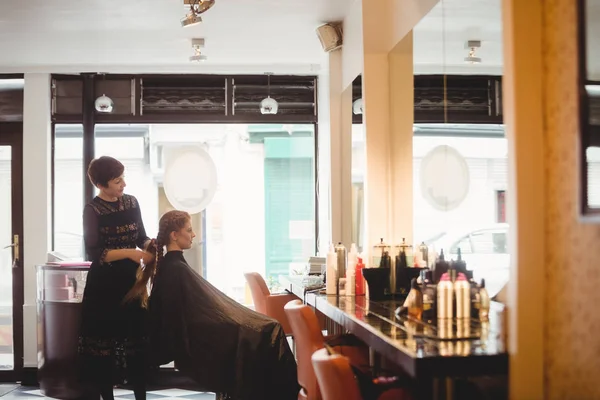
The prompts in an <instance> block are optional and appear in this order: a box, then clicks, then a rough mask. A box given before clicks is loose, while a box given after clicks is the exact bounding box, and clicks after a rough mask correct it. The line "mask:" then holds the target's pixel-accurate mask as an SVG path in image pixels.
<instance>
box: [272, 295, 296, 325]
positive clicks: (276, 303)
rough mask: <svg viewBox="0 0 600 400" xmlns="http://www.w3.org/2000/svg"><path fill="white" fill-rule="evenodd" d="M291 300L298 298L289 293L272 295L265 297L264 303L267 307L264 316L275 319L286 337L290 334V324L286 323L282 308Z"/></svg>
mask: <svg viewBox="0 0 600 400" xmlns="http://www.w3.org/2000/svg"><path fill="white" fill-rule="evenodd" d="M292 300H298V297H297V296H296V295H294V294H291V293H289V294H288V293H286V294H272V295H270V296H267V298H266V302H265V303H266V306H267V312H266V314H267V315H268V316H269V317H271V318H275V319H276V320H277V321H279V323H280V324H281V326H282V327H283V331H284V332H285V333H286V335H291V334H292V328H291V326H290V323H289V322H288V319H287V316H286V315H285V312H284V310H283V307H284V306H285V305H286V304H287V303H289V302H290V301H292Z"/></svg>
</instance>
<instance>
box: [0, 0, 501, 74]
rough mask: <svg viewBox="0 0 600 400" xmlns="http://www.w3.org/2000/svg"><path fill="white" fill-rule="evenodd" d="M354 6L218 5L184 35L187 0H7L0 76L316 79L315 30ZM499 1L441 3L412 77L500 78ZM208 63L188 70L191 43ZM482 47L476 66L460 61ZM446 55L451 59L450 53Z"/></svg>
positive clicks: (334, 0) (314, 1) (339, 0)
mask: <svg viewBox="0 0 600 400" xmlns="http://www.w3.org/2000/svg"><path fill="white" fill-rule="evenodd" d="M353 1H357V0H301V1H300V0H217V4H216V5H215V6H214V7H213V8H212V9H210V10H209V11H208V12H206V13H205V14H204V18H203V19H204V22H203V23H202V24H200V25H199V26H194V27H188V28H185V29H184V28H181V27H180V24H179V20H180V19H181V17H183V16H184V14H185V9H184V7H183V4H182V0H126V1H124V0H85V1H73V0H53V1H48V0H2V1H0V54H3V55H9V56H8V57H6V56H3V57H1V58H0V72H35V71H43V72H80V71H90V72H130V73H136V72H137V73H143V72H198V73H203V72H222V73H263V72H276V73H297V74H303V73H307V74H310V73H316V72H318V71H319V70H320V68H321V67H320V65H321V63H322V61H323V60H324V53H323V50H322V49H321V46H320V44H319V41H318V39H317V36H316V34H315V32H314V30H315V28H316V27H317V26H319V25H320V24H322V23H323V22H325V21H335V20H342V19H343V18H344V16H345V15H346V12H347V10H348V9H349V7H350V4H351V3H352V2H353ZM500 4H501V0H440V3H439V4H438V5H437V6H436V7H435V8H434V9H433V10H432V11H431V12H430V13H429V15H427V16H426V17H425V18H424V19H423V20H422V21H421V22H420V23H419V25H418V26H417V27H416V28H415V32H414V41H415V42H414V50H415V56H414V60H415V72H416V73H441V72H447V73H462V74H477V73H479V74H501V73H502V31H501V10H500ZM193 37H202V38H205V39H206V48H205V49H204V50H203V53H204V54H206V55H207V56H208V61H206V62H205V63H201V64H196V63H190V62H189V61H188V57H189V56H190V55H191V54H192V49H191V44H190V39H191V38H193ZM469 39H474V40H481V41H482V47H481V49H479V50H477V53H476V55H477V56H478V57H481V58H482V59H483V62H482V63H481V64H478V65H471V64H467V63H465V62H464V60H463V59H464V57H466V56H467V55H468V50H467V49H465V48H464V44H465V42H466V41H467V40H469ZM444 49H445V51H444Z"/></svg>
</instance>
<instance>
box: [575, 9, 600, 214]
mask: <svg viewBox="0 0 600 400" xmlns="http://www.w3.org/2000/svg"><path fill="white" fill-rule="evenodd" d="M579 6H580V15H581V20H580V28H579V29H580V81H581V85H582V86H581V90H580V113H581V118H580V125H581V126H580V140H581V156H580V157H581V161H580V162H581V170H580V171H581V177H582V179H581V189H582V190H581V211H582V214H583V215H584V216H586V215H587V216H592V215H595V216H600V41H599V40H598V37H600V24H598V21H599V20H600V0H580V3H579Z"/></svg>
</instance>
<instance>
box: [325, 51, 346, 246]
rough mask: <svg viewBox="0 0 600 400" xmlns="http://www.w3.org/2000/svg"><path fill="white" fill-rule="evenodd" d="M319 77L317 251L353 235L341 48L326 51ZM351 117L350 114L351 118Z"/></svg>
mask: <svg viewBox="0 0 600 400" xmlns="http://www.w3.org/2000/svg"><path fill="white" fill-rule="evenodd" d="M325 57H326V60H325V63H326V65H328V68H327V70H326V72H325V73H324V74H321V75H320V76H319V88H318V89H319V90H318V96H319V149H318V151H319V250H320V252H321V253H322V254H325V253H326V252H327V249H328V247H329V243H332V242H334V243H337V242H339V241H341V242H343V243H344V244H345V245H346V246H350V241H351V235H352V225H351V223H352V198H351V191H352V171H351V162H352V125H350V126H348V125H347V124H346V123H343V122H342V116H343V115H347V114H346V113H344V112H343V110H344V109H345V108H348V110H350V108H351V104H348V103H349V102H351V101H352V98H351V93H350V98H348V95H347V94H346V95H345V96H344V90H343V87H342V51H341V50H335V51H332V52H330V53H328V54H327V55H326V56H325ZM350 118H351V117H350Z"/></svg>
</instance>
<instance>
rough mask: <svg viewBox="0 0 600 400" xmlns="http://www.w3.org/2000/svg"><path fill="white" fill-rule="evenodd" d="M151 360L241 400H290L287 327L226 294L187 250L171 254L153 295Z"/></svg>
mask: <svg viewBox="0 0 600 400" xmlns="http://www.w3.org/2000/svg"><path fill="white" fill-rule="evenodd" d="M149 308H150V321H151V322H150V327H151V328H150V332H151V334H150V338H151V349H150V350H151V351H150V354H151V357H152V359H153V363H154V364H155V365H163V364H168V363H169V362H171V361H175V364H176V366H177V369H179V370H180V371H181V372H182V373H184V374H185V375H187V376H189V377H190V378H192V379H194V380H195V381H196V382H197V383H198V384H199V385H200V386H201V387H202V388H203V389H204V390H206V391H209V392H217V393H223V394H227V395H228V396H230V397H231V398H232V399H235V400H270V399H273V400H275V399H277V400H288V399H289V400H292V399H297V396H298V390H299V386H298V381H297V371H296V362H295V360H294V355H293V354H292V352H291V351H290V348H289V345H288V343H287V340H286V338H285V334H284V332H283V329H282V327H281V325H280V324H279V323H278V322H277V321H275V320H274V319H272V318H269V317H267V316H265V315H262V314H259V313H257V312H255V311H252V310H250V309H248V308H247V307H244V306H243V305H241V304H239V303H238V302H236V301H234V300H233V299H231V298H230V297H229V296H227V295H225V294H224V293H222V292H221V291H219V290H218V289H216V288H215V287H214V286H212V285H211V284H210V283H209V282H207V281H206V280H205V279H204V278H202V277H201V276H200V275H199V274H198V273H197V272H196V271H194V270H192V269H191V268H190V266H189V265H188V264H187V262H186V261H185V259H184V257H183V253H182V252H178V251H172V252H169V253H167V254H166V255H165V257H164V259H163V260H162V262H161V263H160V266H159V268H158V271H157V274H156V277H155V280H154V286H153V288H152V293H151V296H150V307H149Z"/></svg>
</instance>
